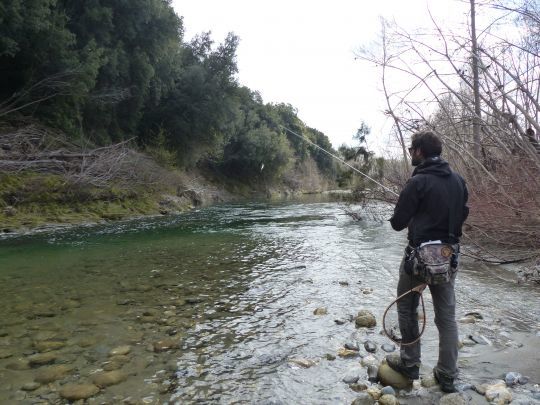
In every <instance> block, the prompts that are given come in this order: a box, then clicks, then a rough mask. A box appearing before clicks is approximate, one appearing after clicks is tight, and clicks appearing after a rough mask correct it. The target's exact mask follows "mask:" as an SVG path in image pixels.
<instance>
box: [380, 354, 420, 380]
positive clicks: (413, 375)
mask: <svg viewBox="0 0 540 405" xmlns="http://www.w3.org/2000/svg"><path fill="white" fill-rule="evenodd" d="M386 363H387V364H388V365H389V366H390V368H391V369H392V370H394V371H396V372H398V373H399V374H401V375H403V376H405V377H407V378H408V379H409V380H418V378H419V377H420V367H418V366H410V367H407V366H406V365H405V364H403V361H402V360H401V357H399V356H395V355H394V356H392V355H390V356H386Z"/></svg>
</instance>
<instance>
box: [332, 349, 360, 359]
mask: <svg viewBox="0 0 540 405" xmlns="http://www.w3.org/2000/svg"><path fill="white" fill-rule="evenodd" d="M337 354H338V356H339V357H344V358H350V357H358V356H359V355H360V353H358V351H357V350H349V349H345V348H344V347H342V348H340V349H339V350H338V353H337Z"/></svg>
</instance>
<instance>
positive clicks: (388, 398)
mask: <svg viewBox="0 0 540 405" xmlns="http://www.w3.org/2000/svg"><path fill="white" fill-rule="evenodd" d="M379 404H380V405H399V402H398V400H397V398H396V397H395V396H393V395H388V394H386V395H382V396H381V397H380V398H379Z"/></svg>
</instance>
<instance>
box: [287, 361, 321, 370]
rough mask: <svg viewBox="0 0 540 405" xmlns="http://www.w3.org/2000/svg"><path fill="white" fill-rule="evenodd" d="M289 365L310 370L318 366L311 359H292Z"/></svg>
mask: <svg viewBox="0 0 540 405" xmlns="http://www.w3.org/2000/svg"><path fill="white" fill-rule="evenodd" d="M289 363H292V364H296V365H297V366H300V367H303V368H310V367H313V366H314V365H315V364H317V363H316V362H315V361H313V360H309V359H290V360H289Z"/></svg>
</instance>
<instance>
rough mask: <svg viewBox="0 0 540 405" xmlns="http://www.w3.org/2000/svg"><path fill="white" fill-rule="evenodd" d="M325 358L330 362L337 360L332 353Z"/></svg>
mask: <svg viewBox="0 0 540 405" xmlns="http://www.w3.org/2000/svg"><path fill="white" fill-rule="evenodd" d="M325 357H326V360H329V361H334V360H335V359H336V356H334V355H333V354H330V353H326V355H325Z"/></svg>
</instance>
